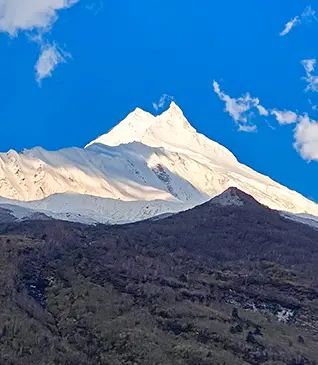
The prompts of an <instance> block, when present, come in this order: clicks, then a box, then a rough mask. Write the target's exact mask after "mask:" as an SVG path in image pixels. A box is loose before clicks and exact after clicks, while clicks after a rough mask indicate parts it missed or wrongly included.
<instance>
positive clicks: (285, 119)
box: [271, 109, 298, 125]
mask: <svg viewBox="0 0 318 365" xmlns="http://www.w3.org/2000/svg"><path fill="white" fill-rule="evenodd" d="M271 114H272V115H274V116H275V117H276V120H277V122H278V123H279V124H281V125H284V124H294V123H296V122H297V121H298V114H296V113H295V112H292V111H290V110H277V109H272V110H271Z"/></svg>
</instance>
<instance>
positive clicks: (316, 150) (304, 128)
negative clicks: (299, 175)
mask: <svg viewBox="0 0 318 365" xmlns="http://www.w3.org/2000/svg"><path fill="white" fill-rule="evenodd" d="M299 120H300V121H299V123H298V124H297V126H296V128H295V131H294V137H295V143H294V147H295V148H296V150H297V151H298V152H299V154H300V155H301V157H302V158H303V159H305V160H307V161H318V121H315V120H311V119H310V118H309V117H308V115H307V114H305V115H304V116H301V117H299Z"/></svg>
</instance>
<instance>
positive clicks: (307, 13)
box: [280, 6, 317, 37]
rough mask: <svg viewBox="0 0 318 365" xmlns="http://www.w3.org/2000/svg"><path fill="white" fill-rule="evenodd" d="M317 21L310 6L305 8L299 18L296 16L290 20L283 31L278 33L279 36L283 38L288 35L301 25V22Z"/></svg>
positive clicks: (314, 12)
mask: <svg viewBox="0 0 318 365" xmlns="http://www.w3.org/2000/svg"><path fill="white" fill-rule="evenodd" d="M314 20H317V18H316V11H315V10H313V9H312V8H311V6H307V8H306V9H305V10H304V11H303V13H302V14H301V15H300V16H296V17H294V18H293V19H291V20H290V21H289V22H288V23H286V24H285V28H284V30H283V31H282V32H281V33H280V36H282V37H283V36H285V35H286V34H288V33H289V32H290V31H291V30H292V29H293V28H295V27H296V26H298V25H300V24H302V23H303V22H311V21H314Z"/></svg>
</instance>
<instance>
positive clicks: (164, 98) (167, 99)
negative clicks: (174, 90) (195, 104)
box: [152, 94, 175, 112]
mask: <svg viewBox="0 0 318 365" xmlns="http://www.w3.org/2000/svg"><path fill="white" fill-rule="evenodd" d="M174 100H175V99H174V97H173V96H171V95H168V94H163V95H161V97H160V99H159V101H158V102H156V103H155V102H154V103H152V106H153V107H154V109H155V111H156V112H158V111H159V110H161V109H163V108H165V107H166V105H167V104H169V103H171V102H172V101H174Z"/></svg>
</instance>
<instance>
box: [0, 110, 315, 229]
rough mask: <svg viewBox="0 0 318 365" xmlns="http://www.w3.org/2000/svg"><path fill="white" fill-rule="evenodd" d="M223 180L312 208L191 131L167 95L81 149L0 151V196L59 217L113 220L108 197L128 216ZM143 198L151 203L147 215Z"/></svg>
mask: <svg viewBox="0 0 318 365" xmlns="http://www.w3.org/2000/svg"><path fill="white" fill-rule="evenodd" d="M231 186H234V187H237V188H239V189H241V190H243V191H245V192H247V193H249V194H251V195H252V196H254V197H255V199H257V200H258V201H259V202H260V203H262V204H264V205H267V206H269V207H271V208H273V209H278V210H283V211H287V212H291V213H306V214H311V215H314V216H318V206H317V205H316V204H315V203H313V202H311V201H309V200H308V199H306V198H304V197H303V196H301V195H300V194H298V193H296V192H294V191H291V190H289V189H287V188H286V187H284V186H282V185H280V184H278V183H276V182H274V181H273V180H271V179H270V178H269V177H266V176H263V175H261V174H259V173H257V172H255V171H253V170H252V169H250V168H249V167H247V166H245V165H242V164H241V163H239V162H238V161H237V159H236V158H235V156H234V155H233V154H232V153H231V152H230V151H228V150H227V149H226V148H225V147H223V146H221V145H219V144H218V143H216V142H214V141H211V140H209V139H208V138H207V137H205V136H204V135H202V134H200V133H198V132H197V131H196V130H195V129H194V128H193V127H192V126H191V125H190V124H189V122H188V121H187V119H186V118H185V116H184V115H183V113H182V111H181V109H180V108H179V107H178V106H177V105H176V104H175V103H172V104H171V106H170V108H169V109H168V110H167V111H165V112H164V113H162V114H161V115H159V116H156V117H155V116H153V115H151V114H149V113H147V112H144V111H142V110H141V109H136V110H135V111H134V112H133V113H131V114H129V115H128V117H127V118H126V119H125V120H123V121H122V122H121V123H119V124H118V125H117V126H116V127H114V128H113V129H112V130H111V131H110V132H109V133H107V134H105V135H103V136H101V137H99V138H97V139H96V140H94V141H92V142H91V143H89V144H88V145H87V146H86V148H85V149H80V148H67V149H63V150H59V151H46V150H44V149H43V148H40V147H36V148H33V149H31V150H24V151H23V152H22V153H20V154H18V153H16V152H15V151H12V150H11V151H9V152H8V153H1V154H0V196H2V197H4V198H8V199H11V201H9V202H7V201H5V202H4V203H5V204H7V203H9V204H18V205H22V206H23V207H25V208H30V209H32V210H34V209H37V208H38V209H41V211H44V210H45V212H51V213H50V216H52V217H53V216H54V217H56V216H57V215H58V214H59V213H61V214H62V215H61V217H62V218H63V219H65V218H67V219H72V220H73V219H75V218H76V217H77V218H76V219H75V220H78V219H79V217H80V216H82V218H81V221H84V218H83V217H85V219H86V220H87V222H92V221H98V222H114V221H115V219H114V217H113V216H112V208H111V207H113V206H115V205H116V206H117V207H118V210H116V213H114V216H116V221H118V222H131V221H134V220H138V219H139V218H140V217H142V218H149V217H152V216H154V215H158V214H161V213H167V212H175V211H180V210H185V209H188V208H191V207H193V206H195V205H198V204H201V203H203V202H205V201H207V200H209V199H210V198H211V197H214V196H216V195H218V194H220V193H221V192H223V191H224V190H226V189H227V188H229V187H231ZM56 194H63V197H60V195H58V196H56ZM81 195H85V196H86V197H85V198H83V197H81ZM76 196H77V197H78V199H79V200H78V202H76V198H75V197H76ZM49 197H52V198H49ZM97 198H100V199H97ZM103 199H104V200H103ZM105 199H106V200H105ZM37 200H38V201H39V203H37V202H36V201H37ZM118 200H119V201H121V202H125V203H126V204H117V203H116V201H118ZM83 201H85V203H83ZM20 202H30V203H28V204H27V205H26V204H25V203H20ZM148 202H153V204H152V207H153V209H149V210H148V217H147V214H145V207H147V206H148V205H149V204H148ZM157 202H159V203H158V205H157V206H156V204H157ZM165 202H166V203H165ZM103 204H105V208H102V205H103ZM66 206H67V209H69V212H68V213H70V214H69V215H68V216H67V214H66V212H65V209H66V208H65V207H66ZM155 206H156V207H155ZM43 207H44V209H42V208H43ZM136 209H137V211H136Z"/></svg>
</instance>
